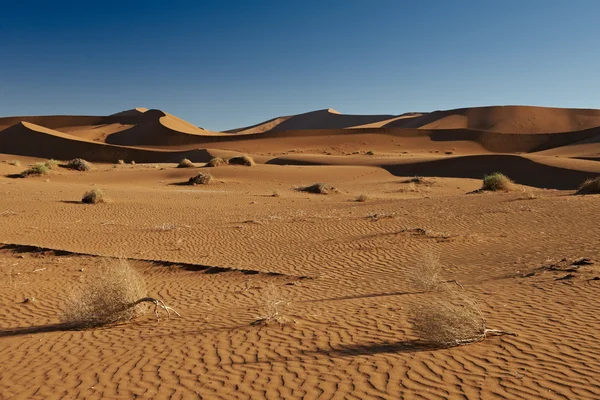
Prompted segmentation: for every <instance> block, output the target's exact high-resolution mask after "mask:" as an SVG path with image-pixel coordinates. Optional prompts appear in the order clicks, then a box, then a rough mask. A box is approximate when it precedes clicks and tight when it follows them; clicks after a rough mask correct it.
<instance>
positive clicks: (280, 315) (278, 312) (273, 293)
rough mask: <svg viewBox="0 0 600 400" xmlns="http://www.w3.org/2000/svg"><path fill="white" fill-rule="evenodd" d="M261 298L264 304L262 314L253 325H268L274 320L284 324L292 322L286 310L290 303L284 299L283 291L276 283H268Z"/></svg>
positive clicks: (261, 307) (261, 309)
mask: <svg viewBox="0 0 600 400" xmlns="http://www.w3.org/2000/svg"><path fill="white" fill-rule="evenodd" d="M261 299H262V304H261V306H260V308H259V311H260V313H261V315H259V316H258V317H256V320H255V321H254V322H253V323H252V325H268V324H270V323H273V322H277V323H278V324H280V325H283V324H285V323H288V322H290V318H289V317H288V316H287V312H286V308H287V307H288V306H289V304H290V303H289V302H288V301H286V300H284V298H283V295H282V294H281V291H280V290H279V288H278V287H277V286H275V284H274V283H270V284H269V285H267V287H266V289H265V291H264V292H263V294H262V298H261Z"/></svg>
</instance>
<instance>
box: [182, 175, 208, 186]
mask: <svg viewBox="0 0 600 400" xmlns="http://www.w3.org/2000/svg"><path fill="white" fill-rule="evenodd" d="M212 181H213V177H212V175H210V174H207V173H205V172H200V173H199V174H198V175H196V176H192V177H191V178H190V179H189V180H188V182H187V184H188V185H208V184H209V183H211V182H212Z"/></svg>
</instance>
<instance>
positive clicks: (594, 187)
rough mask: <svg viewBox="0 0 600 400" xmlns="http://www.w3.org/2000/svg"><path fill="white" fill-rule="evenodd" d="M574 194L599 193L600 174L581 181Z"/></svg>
mask: <svg viewBox="0 0 600 400" xmlns="http://www.w3.org/2000/svg"><path fill="white" fill-rule="evenodd" d="M576 194H600V176H597V177H595V178H593V179H588V180H586V181H585V182H583V183H582V184H581V185H580V186H579V188H578V189H577V192H576Z"/></svg>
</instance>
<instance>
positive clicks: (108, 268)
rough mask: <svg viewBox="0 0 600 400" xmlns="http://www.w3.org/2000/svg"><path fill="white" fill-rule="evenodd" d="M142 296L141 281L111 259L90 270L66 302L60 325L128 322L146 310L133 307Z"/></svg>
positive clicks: (123, 264) (125, 265) (142, 306)
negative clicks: (79, 286) (62, 323)
mask: <svg viewBox="0 0 600 400" xmlns="http://www.w3.org/2000/svg"><path fill="white" fill-rule="evenodd" d="M146 295H147V289H146V283H145V282H144V278H143V277H142V276H141V275H140V274H139V273H138V272H137V271H136V270H135V269H133V268H132V267H131V266H130V265H129V263H128V262H127V261H126V260H124V259H121V260H118V261H116V262H115V260H111V262H106V263H104V264H103V265H101V266H99V268H97V269H94V270H92V272H91V273H90V274H89V275H88V276H87V277H86V280H85V282H84V285H83V287H81V288H79V290H77V291H76V292H74V293H73V294H72V296H71V297H70V298H69V299H68V301H67V304H66V305H65V311H64V313H63V315H62V322H64V323H71V324H77V325H82V326H99V325H105V324H111V323H116V322H125V321H129V320H131V319H132V318H135V317H137V316H139V315H141V314H143V313H144V312H146V311H147V310H148V307H147V305H145V304H135V303H136V302H137V301H138V300H140V299H143V298H145V297H146Z"/></svg>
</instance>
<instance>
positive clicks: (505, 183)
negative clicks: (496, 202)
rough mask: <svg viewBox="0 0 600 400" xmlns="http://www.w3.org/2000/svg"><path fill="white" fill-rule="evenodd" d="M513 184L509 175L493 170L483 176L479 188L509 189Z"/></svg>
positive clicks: (492, 189) (491, 189)
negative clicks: (481, 184)
mask: <svg viewBox="0 0 600 400" xmlns="http://www.w3.org/2000/svg"><path fill="white" fill-rule="evenodd" d="M513 185H514V184H513V181H511V180H510V178H509V177H507V176H506V175H504V174H502V173H500V172H494V173H492V174H490V175H486V176H484V178H483V186H482V187H481V190H490V191H498V190H511V189H512V187H513Z"/></svg>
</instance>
